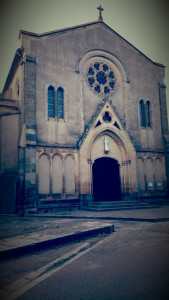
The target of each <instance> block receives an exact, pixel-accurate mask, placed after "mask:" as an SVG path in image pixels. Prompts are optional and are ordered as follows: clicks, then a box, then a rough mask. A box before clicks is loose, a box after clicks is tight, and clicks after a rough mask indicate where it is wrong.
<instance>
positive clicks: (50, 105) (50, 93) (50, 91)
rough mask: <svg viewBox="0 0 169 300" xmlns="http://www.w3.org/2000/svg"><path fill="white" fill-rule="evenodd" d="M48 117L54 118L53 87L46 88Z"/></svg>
mask: <svg viewBox="0 0 169 300" xmlns="http://www.w3.org/2000/svg"><path fill="white" fill-rule="evenodd" d="M48 117H49V118H54V117H55V91H54V88H53V86H49V88H48Z"/></svg>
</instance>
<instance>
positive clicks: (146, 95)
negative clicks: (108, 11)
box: [0, 7, 169, 213]
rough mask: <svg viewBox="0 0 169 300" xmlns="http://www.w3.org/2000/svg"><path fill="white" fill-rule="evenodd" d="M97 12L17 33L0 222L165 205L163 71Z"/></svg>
mask: <svg viewBox="0 0 169 300" xmlns="http://www.w3.org/2000/svg"><path fill="white" fill-rule="evenodd" d="M99 11H100V14H99V18H98V20H97V21H94V22H91V23H86V24H82V25H78V26H74V27H70V28H64V29H60V30H54V31H51V32H46V33H42V34H36V33H33V32H28V31H24V30H21V31H20V33H19V39H20V48H19V49H17V51H16V54H15V56H14V60H13V62H12V65H11V68H10V70H9V74H8V76H7V79H6V82H5V85H4V89H3V91H2V94H0V195H1V200H0V201H1V203H0V213H7V212H8V213H16V212H17V211H19V210H23V209H24V210H25V211H27V212H28V211H37V210H38V208H39V207H41V206H42V205H43V204H44V205H46V206H47V205H48V204H49V206H50V207H54V208H57V207H64V206H66V205H67V206H68V205H69V206H70V207H71V206H72V207H73V206H75V205H79V206H81V207H86V206H87V205H89V204H90V203H92V202H95V201H118V200H119V201H121V200H129V199H130V200H132V199H133V201H134V200H136V199H145V198H146V199H148V198H151V199H153V198H154V199H155V198H166V197H167V196H168V191H169V190H168V187H169V131H168V120H167V106H166V105H167V104H166V86H165V84H164V77H165V66H163V65H162V64H159V63H156V62H153V61H152V60H151V59H149V58H148V57H147V56H146V55H144V54H143V53H142V52H141V51H139V50H138V49H137V48H136V47H135V46H133V45H132V44H130V43H129V42H128V41H126V40H125V39H124V38H123V37H121V36H120V35H119V34H118V33H117V32H115V31H114V30H113V29H112V28H110V27H109V26H108V25H107V24H105V23H104V21H103V19H102V8H101V7H99Z"/></svg>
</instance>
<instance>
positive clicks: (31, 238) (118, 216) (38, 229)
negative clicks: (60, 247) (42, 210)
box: [0, 206, 169, 259]
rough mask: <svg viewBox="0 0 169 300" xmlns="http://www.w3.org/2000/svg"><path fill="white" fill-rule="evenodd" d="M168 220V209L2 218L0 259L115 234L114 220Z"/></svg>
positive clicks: (75, 212)
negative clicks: (98, 235)
mask: <svg viewBox="0 0 169 300" xmlns="http://www.w3.org/2000/svg"><path fill="white" fill-rule="evenodd" d="M115 220H116V221H118V220H119V221H122V222H125V221H138V222H140V221H142V222H164V221H169V206H163V207H160V208H154V209H145V210H144V209H140V210H139V209H138V210H124V211H106V212H91V211H85V210H77V211H71V212H66V211H60V212H57V213H53V214H43V215H42V214H38V215H26V216H24V217H17V216H16V215H13V216H2V215H1V216H0V258H1V259H2V258H3V257H5V256H12V255H16V254H21V253H25V252H27V251H30V250H36V249H41V248H42V247H50V246H52V245H57V244H61V243H65V242H68V241H72V240H74V239H81V238H84V237H85V236H89V235H95V234H99V233H108V232H109V233H110V232H113V231H114V225H113V221H115Z"/></svg>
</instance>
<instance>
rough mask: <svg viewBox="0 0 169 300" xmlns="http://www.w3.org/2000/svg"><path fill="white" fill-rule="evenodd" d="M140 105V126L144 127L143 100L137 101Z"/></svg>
mask: <svg viewBox="0 0 169 300" xmlns="http://www.w3.org/2000/svg"><path fill="white" fill-rule="evenodd" d="M139 107H140V126H142V127H145V126H146V122H145V121H146V120H145V108H144V101H143V100H140V103H139Z"/></svg>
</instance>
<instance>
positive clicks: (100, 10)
mask: <svg viewBox="0 0 169 300" xmlns="http://www.w3.org/2000/svg"><path fill="white" fill-rule="evenodd" d="M97 9H98V10H99V18H98V21H103V18H102V11H103V10H104V9H103V8H102V7H101V5H100V6H99V7H97Z"/></svg>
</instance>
